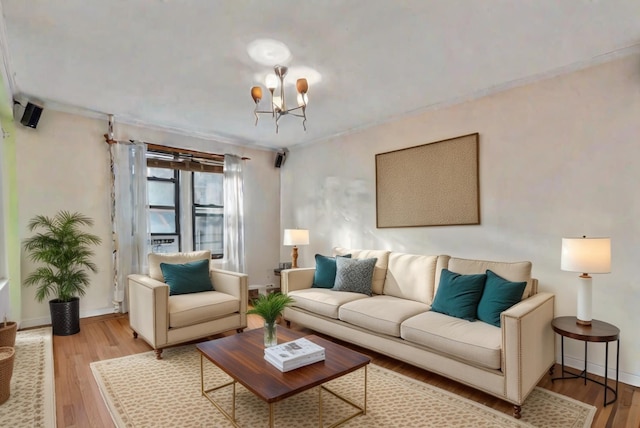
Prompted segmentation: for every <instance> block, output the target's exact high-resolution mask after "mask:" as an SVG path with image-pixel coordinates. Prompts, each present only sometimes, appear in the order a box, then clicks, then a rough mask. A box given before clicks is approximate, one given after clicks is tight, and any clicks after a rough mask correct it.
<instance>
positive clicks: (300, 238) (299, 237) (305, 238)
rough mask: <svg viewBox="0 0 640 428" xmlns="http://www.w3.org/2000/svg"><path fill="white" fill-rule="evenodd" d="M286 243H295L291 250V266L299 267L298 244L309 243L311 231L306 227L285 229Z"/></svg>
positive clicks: (293, 267)
mask: <svg viewBox="0 0 640 428" xmlns="http://www.w3.org/2000/svg"><path fill="white" fill-rule="evenodd" d="M282 243H283V244H284V245H293V249H292V250H291V268H292V269H295V268H297V267H298V247H297V246H298V245H309V231H308V230H306V229H285V230H284V239H283V240H282Z"/></svg>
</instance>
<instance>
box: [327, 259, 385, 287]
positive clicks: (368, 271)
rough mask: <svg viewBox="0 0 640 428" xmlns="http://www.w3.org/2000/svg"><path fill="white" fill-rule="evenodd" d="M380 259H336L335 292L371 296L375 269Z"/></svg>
mask: <svg viewBox="0 0 640 428" xmlns="http://www.w3.org/2000/svg"><path fill="white" fill-rule="evenodd" d="M377 260H378V259H376V258H373V259H347V258H345V257H336V281H335V283H334V286H333V290H336V291H351V292H354V293H362V294H366V295H367V296H371V281H372V280H373V268H374V266H375V265H376V261H377Z"/></svg>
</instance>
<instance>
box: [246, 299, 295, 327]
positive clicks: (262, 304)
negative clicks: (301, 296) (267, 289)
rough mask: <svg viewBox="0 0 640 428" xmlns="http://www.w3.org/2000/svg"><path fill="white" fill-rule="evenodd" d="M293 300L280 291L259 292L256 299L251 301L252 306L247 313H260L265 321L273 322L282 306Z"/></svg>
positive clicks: (279, 313)
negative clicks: (264, 293) (265, 293)
mask: <svg viewBox="0 0 640 428" xmlns="http://www.w3.org/2000/svg"><path fill="white" fill-rule="evenodd" d="M293 302H294V300H293V298H291V297H290V296H288V295H286V294H282V293H269V294H267V295H263V294H260V295H259V296H258V298H257V299H255V300H253V301H252V305H253V308H252V309H249V310H248V311H247V314H256V315H260V316H261V317H262V318H264V321H265V322H266V323H273V322H275V321H276V319H277V318H278V316H280V315H282V311H284V308H286V307H287V306H290V305H291V304H292V303H293Z"/></svg>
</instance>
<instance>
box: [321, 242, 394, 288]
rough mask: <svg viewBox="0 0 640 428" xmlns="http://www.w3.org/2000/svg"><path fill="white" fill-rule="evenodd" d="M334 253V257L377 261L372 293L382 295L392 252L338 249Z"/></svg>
mask: <svg viewBox="0 0 640 428" xmlns="http://www.w3.org/2000/svg"><path fill="white" fill-rule="evenodd" d="M333 253H334V255H344V254H351V257H352V258H354V259H377V261H376V266H375V269H374V270H373V280H372V281H371V291H373V293H374V294H382V290H383V288H384V280H385V278H386V276H387V267H388V266H389V253H390V251H384V250H349V249H346V248H340V247H336V248H334V249H333Z"/></svg>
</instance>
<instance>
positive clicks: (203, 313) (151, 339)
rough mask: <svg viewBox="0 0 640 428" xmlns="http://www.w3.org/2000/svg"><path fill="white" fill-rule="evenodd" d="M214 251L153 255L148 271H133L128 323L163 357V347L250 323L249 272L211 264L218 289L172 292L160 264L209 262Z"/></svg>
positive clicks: (213, 282) (129, 288) (242, 326)
mask: <svg viewBox="0 0 640 428" xmlns="http://www.w3.org/2000/svg"><path fill="white" fill-rule="evenodd" d="M210 259H211V253H210V252H209V251H194V252H190V253H173V254H149V275H140V274H135V275H129V286H128V297H129V324H130V326H131V329H132V330H133V337H134V338H137V337H138V336H140V337H142V338H143V339H144V340H145V341H146V342H147V343H149V345H151V346H152V347H153V349H154V350H155V351H156V356H157V358H158V359H161V358H162V349H163V348H166V347H168V346H172V345H176V344H180V343H184V342H189V341H192V340H196V339H201V338H203V337H207V336H211V335H214V334H218V333H222V332H225V331H229V330H236V331H238V332H241V331H242V330H244V329H245V328H246V327H247V300H248V294H247V293H248V291H247V275H246V274H242V273H237V272H230V271H225V270H220V269H214V268H209V277H210V279H211V282H212V284H213V287H214V291H201V292H198V293H191V294H179V295H173V296H170V295H169V286H168V285H167V284H166V283H165V282H164V277H163V276H162V270H161V268H160V263H169V264H181V263H188V262H193V261H197V260H210Z"/></svg>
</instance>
